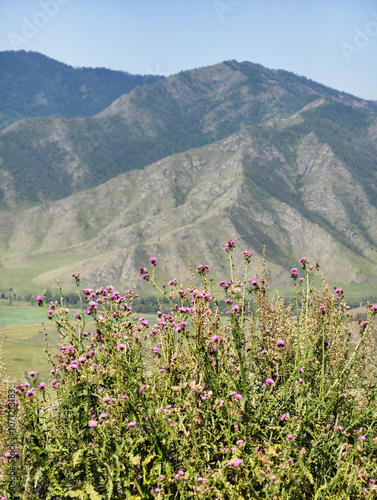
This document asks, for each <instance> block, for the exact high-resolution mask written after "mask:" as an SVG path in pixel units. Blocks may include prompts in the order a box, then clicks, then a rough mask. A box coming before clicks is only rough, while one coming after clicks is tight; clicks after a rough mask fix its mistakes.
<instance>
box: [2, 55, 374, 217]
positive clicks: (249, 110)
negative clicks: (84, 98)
mask: <svg viewBox="0 0 377 500" xmlns="http://www.w3.org/2000/svg"><path fill="white" fill-rule="evenodd" d="M318 99H325V108H324V109H326V113H327V114H326V115H324V116H323V117H321V116H319V115H318V111H317V112H316V113H317V114H316V115H315V116H316V118H315V120H316V124H317V125H316V126H317V129H321V130H324V133H325V134H327V128H328V127H330V129H331V131H330V133H331V135H332V137H333V139H334V141H336V140H338V142H344V141H343V137H341V135H342V131H343V130H346V134H349V133H351V134H352V133H355V134H356V136H357V137H359V136H360V138H361V140H364V139H363V135H362V134H359V135H357V130H356V128H357V127H358V122H359V121H360V122H362V123H366V122H367V120H368V119H369V118H370V117H371V116H372V115H375V113H376V111H375V106H374V105H375V103H369V102H366V101H363V100H362V99H357V98H355V97H353V96H349V95H347V94H343V93H340V92H337V91H333V90H331V89H328V88H327V87H324V86H322V85H319V84H316V83H314V82H311V81H310V80H307V79H306V78H303V77H297V76H295V75H293V74H291V73H287V72H284V71H272V70H268V69H266V68H263V67H262V66H259V65H255V64H251V63H237V62H235V61H229V62H226V63H222V64H218V65H216V66H213V67H210V68H202V69H199V70H196V71H187V72H182V73H180V74H179V75H176V76H173V77H171V78H169V79H166V80H164V81H161V82H157V83H153V84H151V85H148V86H144V87H140V86H139V87H137V88H135V89H134V90H132V91H131V92H130V93H128V94H126V95H123V96H122V97H120V98H119V99H117V100H115V101H114V102H113V103H112V104H111V105H110V106H109V107H108V108H106V109H105V110H103V111H102V112H101V113H99V114H98V115H96V116H94V117H89V118H81V117H80V118H75V119H70V120H68V119H51V118H35V119H28V120H21V121H19V122H17V123H15V124H14V125H12V126H10V127H8V128H7V129H6V130H4V131H3V132H2V134H1V136H0V158H1V162H2V165H1V166H2V172H3V177H4V176H5V182H6V185H7V186H8V188H7V191H8V196H7V193H6V192H4V190H3V196H2V199H3V202H4V203H5V204H6V205H3V206H4V207H5V208H7V207H8V208H12V209H14V208H15V206H16V205H18V206H20V203H21V206H25V204H26V205H27V204H28V203H29V204H35V203H37V204H38V203H39V204H40V203H43V202H45V201H53V200H57V199H61V198H64V197H66V196H69V195H70V194H73V193H74V192H78V191H81V190H83V189H88V188H92V187H95V186H98V185H100V184H101V183H103V182H106V181H107V180H109V179H111V178H113V177H115V176H117V175H120V174H122V173H124V172H127V171H129V170H133V169H136V168H143V167H145V166H147V165H149V164H151V163H153V162H155V161H157V160H159V159H162V158H164V157H166V156H168V155H171V154H174V153H177V152H183V151H186V150H187V149H190V148H193V147H199V146H203V145H206V144H211V143H212V142H214V141H216V140H220V139H222V138H224V137H227V136H229V135H230V134H233V133H235V132H237V131H239V130H241V129H242V128H243V127H245V126H248V125H257V124H260V123H265V122H267V121H271V120H274V119H279V118H280V119H281V118H289V117H290V116H292V115H293V114H295V113H297V112H298V111H299V110H301V109H302V108H303V107H305V106H306V105H308V104H310V103H313V102H314V101H318ZM331 105H332V106H336V108H334V109H335V110H336V111H335V114H336V116H335V119H336V123H335V124H333V121H334V120H333V118H332V111H331V110H332V108H331ZM329 106H330V107H329ZM343 119H345V120H346V124H345V126H343V123H342V121H343ZM353 120H356V121H353ZM347 127H348V128H347ZM350 127H351V129H352V130H351V131H349V128H350ZM353 127H354V128H355V131H353ZM337 129H340V135H339V134H338V131H337ZM349 139H350V138H349V137H348V135H347V137H345V138H344V140H345V141H346V142H347V141H348V140H349ZM361 149H362V150H364V149H365V148H364V147H362V148H361ZM367 149H369V148H367ZM0 196H1V193H0Z"/></svg>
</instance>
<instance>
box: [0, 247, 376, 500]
mask: <svg viewBox="0 0 377 500" xmlns="http://www.w3.org/2000/svg"><path fill="white" fill-rule="evenodd" d="M234 249H235V243H234V242H233V241H231V240H229V241H228V245H227V246H226V248H225V250H226V251H227V252H228V254H229V261H230V280H229V281H221V282H220V283H219V284H218V285H215V284H214V283H213V280H212V278H210V277H209V268H208V266H205V265H201V266H199V267H198V268H197V273H198V275H199V277H200V280H201V284H200V285H199V284H198V283H196V281H195V277H194V275H193V276H192V280H191V284H190V286H189V287H184V286H183V285H179V284H178V283H177V282H176V280H174V279H173V280H172V281H170V282H169V285H168V286H165V285H164V286H163V287H162V288H161V290H160V291H161V293H162V295H163V296H164V297H166V298H167V299H168V300H169V302H170V304H171V309H170V312H168V313H163V312H162V311H159V312H158V313H157V319H156V323H155V324H154V325H150V324H149V322H148V320H147V319H146V318H144V317H142V316H141V317H138V316H137V315H136V314H134V313H133V312H132V301H133V298H134V296H135V294H134V293H133V291H132V290H129V291H127V292H125V294H124V295H123V296H121V295H120V294H119V293H118V292H116V291H114V288H113V287H111V286H107V287H106V288H100V289H97V290H92V289H84V290H82V292H83V294H84V296H85V297H86V302H85V300H84V301H83V302H82V304H81V309H82V310H81V313H80V314H75V317H74V318H70V316H69V311H68V309H66V307H65V304H64V299H63V296H62V291H61V288H60V295H61V302H60V304H59V303H58V301H56V302H51V303H50V304H48V303H46V301H45V299H44V298H43V297H42V296H40V297H37V300H38V302H39V303H40V305H41V306H42V307H44V308H45V309H46V312H47V315H48V317H49V319H50V320H51V321H53V322H54V324H55V325H56V327H57V329H58V330H59V332H60V333H61V336H62V347H61V349H60V353H58V354H56V355H55V356H54V357H53V356H52V355H51V354H49V356H50V360H51V363H52V365H53V366H52V371H51V382H50V384H51V387H52V390H53V395H54V394H55V397H52V396H51V395H50V393H49V392H47V391H46V387H44V386H43V384H40V383H38V372H31V374H30V375H31V377H32V380H33V383H32V384H31V385H30V386H29V385H28V384H19V385H17V386H16V390H17V397H18V401H19V409H18V446H19V451H20V458H19V465H18V482H19V486H20V488H19V491H18V492H13V493H12V492H10V490H9V487H8V486H7V484H6V481H5V482H4V481H3V488H4V492H6V493H4V494H6V495H7V496H6V498H27V499H34V498H44V499H47V500H48V499H52V498H60V499H63V498H81V499H102V498H103V499H106V498H107V499H126V498H127V499H128V498H135V499H136V498H138V499H141V498H156V499H162V498H163V499H168V498H181V499H183V498H211V499H224V500H225V499H232V500H233V499H245V498H270V499H290V500H291V499H309V498H316V499H328V498H334V499H335V498H336V499H339V498H344V499H345V498H347V499H348V498H350V499H356V498H375V495H376V490H377V486H376V483H375V481H377V463H376V456H377V453H376V452H377V426H376V420H377V413H376V408H377V404H376V401H377V400H376V373H377V371H376V366H375V359H376V358H375V357H373V356H372V354H373V353H372V351H373V345H372V340H371V333H372V320H373V317H374V315H375V314H376V312H377V306H373V305H371V304H368V305H367V310H368V319H367V320H366V321H364V322H361V323H360V327H359V331H358V333H356V332H353V331H352V330H351V329H350V325H351V321H352V318H351V315H350V314H349V312H348V306H347V305H346V303H345V302H344V293H343V290H341V289H340V288H337V289H336V290H335V295H334V293H333V291H332V289H331V287H330V286H329V285H328V284H327V283H326V281H325V280H324V279H322V287H321V289H320V290H318V291H316V290H315V289H314V286H313V280H314V277H315V275H316V274H317V273H318V268H319V265H318V264H316V265H315V266H312V265H310V263H309V261H308V260H307V259H306V258H303V259H301V262H300V263H301V267H302V274H303V277H299V274H300V271H298V270H297V269H292V270H291V278H292V280H293V285H294V287H295V292H296V293H295V296H294V297H293V298H292V300H291V302H290V303H289V304H288V305H287V306H286V305H285V304H284V301H283V300H282V298H280V297H279V296H278V295H274V296H273V297H272V299H270V298H269V280H268V275H267V271H266V267H265V263H264V261H263V263H262V270H261V271H260V270H259V269H258V265H257V266H256V272H255V276H254V277H253V275H251V277H250V276H249V273H250V262H251V257H252V254H251V253H250V252H244V258H245V272H244V274H243V275H242V276H240V275H239V274H237V276H235V275H234V265H233V261H232V254H233V252H234ZM150 261H151V269H150V270H148V269H147V268H142V269H141V275H142V279H143V280H144V281H146V282H149V283H150V284H151V285H152V286H153V287H158V284H157V281H156V280H155V274H154V273H155V268H156V265H157V261H156V259H155V258H152V259H150ZM253 274H254V273H253ZM74 278H75V280H76V284H77V286H78V288H80V278H79V275H78V274H76V275H74ZM216 290H218V291H216ZM78 296H80V292H78ZM224 300H225V304H226V305H227V311H226V313H225V314H221V313H220V312H219V311H220V310H221V308H220V305H221V304H223V303H224ZM88 318H89V319H90V320H91V321H92V322H94V323H91V324H90V325H89V326H91V325H94V326H93V328H91V331H88V330H89V326H88V324H87V321H88ZM9 495H13V496H9Z"/></svg>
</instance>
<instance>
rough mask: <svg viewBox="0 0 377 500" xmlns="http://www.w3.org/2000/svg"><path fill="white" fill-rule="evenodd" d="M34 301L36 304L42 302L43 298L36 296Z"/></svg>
mask: <svg viewBox="0 0 377 500" xmlns="http://www.w3.org/2000/svg"><path fill="white" fill-rule="evenodd" d="M35 300H36V301H37V302H43V297H42V295H37V296H36V297H35Z"/></svg>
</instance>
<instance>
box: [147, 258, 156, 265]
mask: <svg viewBox="0 0 377 500" xmlns="http://www.w3.org/2000/svg"><path fill="white" fill-rule="evenodd" d="M149 262H150V263H151V264H152V266H156V265H157V259H156V257H151V258H150V259H149Z"/></svg>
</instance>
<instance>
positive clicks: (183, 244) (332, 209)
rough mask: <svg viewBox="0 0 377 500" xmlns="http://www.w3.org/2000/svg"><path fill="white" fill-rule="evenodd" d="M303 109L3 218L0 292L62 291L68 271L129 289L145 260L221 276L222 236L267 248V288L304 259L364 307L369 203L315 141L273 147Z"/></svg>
mask: <svg viewBox="0 0 377 500" xmlns="http://www.w3.org/2000/svg"><path fill="white" fill-rule="evenodd" d="M308 112H309V110H306V111H303V112H302V113H300V114H299V115H298V117H297V116H296V117H295V118H294V119H292V121H291V123H289V120H288V121H287V120H281V122H280V123H279V124H276V128H274V129H273V130H271V126H270V125H269V124H266V125H260V126H250V127H246V128H244V129H243V130H242V131H240V132H238V133H236V134H233V135H231V136H229V137H227V138H225V139H222V140H220V141H218V142H215V143H213V144H211V145H208V146H204V147H201V148H197V149H192V150H189V151H187V152H185V153H180V154H175V155H172V156H170V157H168V158H165V159H163V160H161V161H159V162H157V163H155V164H153V165H150V166H148V167H146V168H144V169H140V170H134V171H131V172H127V173H125V174H122V175H121V176H119V177H117V178H116V179H112V180H110V181H108V182H106V183H104V184H102V185H100V186H98V187H96V188H94V189H91V190H88V191H85V192H82V193H77V194H74V195H72V196H70V197H68V198H66V199H64V200H60V201H56V202H52V203H46V204H44V205H42V206H38V207H34V208H32V209H28V210H24V211H22V212H20V213H11V212H3V213H2V214H0V226H1V227H2V231H1V241H0V248H1V249H2V252H1V254H0V259H1V265H2V269H1V273H2V276H3V280H4V283H5V284H6V283H7V282H8V280H9V282H10V280H11V277H12V280H13V285H15V282H14V276H15V273H16V275H18V276H20V281H19V283H16V286H19V287H21V286H22V280H25V276H27V277H28V279H29V280H30V283H32V285H31V287H32V288H33V289H37V288H38V286H39V287H40V288H41V287H42V288H43V287H45V286H52V285H53V283H54V282H55V280H56V279H59V280H60V281H61V282H63V283H66V284H70V283H71V281H72V279H71V275H72V273H73V272H77V271H79V272H81V275H82V277H83V280H84V281H85V283H90V284H91V285H92V286H94V285H95V284H98V285H100V284H102V285H103V284H105V283H108V282H111V283H115V284H116V285H117V286H119V287H122V288H129V287H133V288H139V287H140V277H139V273H138V270H139V267H140V266H143V265H145V264H146V263H147V262H148V259H149V257H150V256H152V255H155V256H157V258H158V260H159V267H158V271H159V273H161V279H167V278H172V277H177V278H178V279H182V280H183V279H186V280H187V279H188V274H187V272H186V273H185V272H184V269H185V268H186V267H187V261H188V259H189V258H191V261H192V264H193V266H197V265H199V264H203V263H205V264H208V265H210V266H211V271H212V272H213V275H214V276H215V277H216V278H219V279H221V278H223V277H224V276H225V275H227V262H226V259H227V255H226V254H225V252H223V251H222V250H221V249H222V247H223V244H224V240H226V239H227V238H233V239H235V240H236V241H237V243H238V245H239V247H240V249H241V250H244V249H249V250H252V251H253V252H255V253H256V254H258V255H259V256H260V255H261V253H262V252H263V245H266V251H267V260H268V264H269V270H270V271H271V272H272V275H273V282H274V284H280V285H283V287H284V286H285V285H287V283H288V282H289V272H288V269H289V268H290V266H293V265H295V266H297V262H298V260H299V258H301V257H302V256H303V255H306V256H308V257H309V258H311V259H313V260H314V259H315V260H319V261H320V262H321V264H322V268H323V270H324V271H325V273H326V275H327V276H329V277H330V278H332V279H333V280H336V282H335V283H336V284H338V285H341V286H342V285H343V286H347V285H348V286H349V285H350V283H351V282H352V293H351V294H349V295H351V297H352V298H353V299H355V300H356V299H359V298H360V297H361V294H364V295H363V298H365V296H366V295H365V294H368V293H369V294H372V293H373V289H374V290H376V289H377V251H376V250H377V229H376V225H375V221H376V220H377V207H376V203H371V202H370V200H369V199H368V196H367V194H366V192H365V189H364V187H363V185H362V184H361V183H359V182H357V181H356V180H355V177H354V176H352V174H351V173H350V170H349V168H348V167H347V165H346V164H345V163H344V162H343V161H342V160H341V159H340V158H339V157H338V156H337V155H336V154H335V153H334V151H333V149H332V148H331V147H330V146H329V144H327V143H326V142H322V141H321V140H320V139H319V138H318V137H317V135H316V134H315V133H314V132H310V133H309V134H307V135H305V136H303V137H302V138H298V139H297V140H296V143H295V144H294V146H292V141H290V142H289V143H288V142H285V141H284V140H283V138H285V139H287V138H289V137H293V136H294V134H295V128H296V127H297V120H299V121H304V116H305V114H306V113H308ZM279 127H280V130H278V129H279ZM270 177H271V179H270V180H269V178H270ZM274 186H275V187H274ZM324 188H325V189H324ZM278 191H280V195H278ZM360 220H362V221H363V224H362V225H360V223H359V222H360ZM241 253H242V252H240V255H239V257H240V258H239V259H238V265H240V266H241V264H242V263H241V260H242V259H241V257H242V255H241ZM16 270H17V271H16ZM361 284H362V287H360V285H361ZM283 289H284V288H283ZM368 298H369V295H368Z"/></svg>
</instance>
